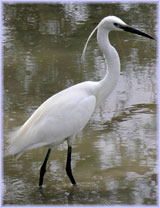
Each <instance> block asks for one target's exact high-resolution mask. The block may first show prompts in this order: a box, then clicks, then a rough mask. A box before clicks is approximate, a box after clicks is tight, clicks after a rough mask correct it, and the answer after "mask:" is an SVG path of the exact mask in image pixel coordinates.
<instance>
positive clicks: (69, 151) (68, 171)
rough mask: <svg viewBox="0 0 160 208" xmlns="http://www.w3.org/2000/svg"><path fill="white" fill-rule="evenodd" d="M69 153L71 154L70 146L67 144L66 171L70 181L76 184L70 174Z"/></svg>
mask: <svg viewBox="0 0 160 208" xmlns="http://www.w3.org/2000/svg"><path fill="white" fill-rule="evenodd" d="M71 154H72V147H71V146H68V153H67V163H66V172H67V175H68V177H69V179H70V181H71V183H72V184H73V185H74V186H76V185H77V184H76V181H75V180H74V177H73V175H72V169H71Z"/></svg>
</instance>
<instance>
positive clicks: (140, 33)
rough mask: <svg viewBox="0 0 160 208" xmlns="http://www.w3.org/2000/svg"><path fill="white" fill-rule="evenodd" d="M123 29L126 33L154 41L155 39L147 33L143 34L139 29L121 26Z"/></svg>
mask: <svg viewBox="0 0 160 208" xmlns="http://www.w3.org/2000/svg"><path fill="white" fill-rule="evenodd" d="M121 28H122V29H123V30H124V31H126V32H130V33H135V34H137V35H141V36H144V37H147V38H150V39H153V40H154V38H152V37H151V36H150V35H147V34H146V33H144V32H141V31H139V30H137V29H134V28H133V27H130V26H128V25H121Z"/></svg>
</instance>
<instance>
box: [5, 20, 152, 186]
mask: <svg viewBox="0 0 160 208" xmlns="http://www.w3.org/2000/svg"><path fill="white" fill-rule="evenodd" d="M96 30H97V42H98V46H99V48H100V50H101V51H102V53H103V56H104V59H105V64H106V75H105V77H104V78H103V79H102V80H100V81H98V82H96V81H95V82H94V81H85V82H82V83H79V84H76V85H74V86H72V87H69V88H67V89H64V90H63V91H61V92H59V93H57V94H55V95H53V96H52V97H50V98H49V99H47V100H46V101H45V102H44V103H43V104H41V105H40V107H39V108H38V109H37V110H36V111H35V112H34V113H33V114H32V115H31V117H30V118H29V119H28V120H27V121H26V122H25V123H24V125H23V126H22V127H20V129H19V130H18V131H17V132H16V133H15V135H14V136H13V138H12V139H11V144H10V146H9V148H8V153H7V154H8V155H12V154H17V156H18V157H19V156H20V155H21V154H22V153H24V152H25V151H26V150H29V149H33V148H37V147H41V146H47V147H48V151H47V154H46V157H45V160H44V162H43V164H42V166H41V169H40V178H39V186H40V187H41V186H42V184H43V177H44V174H45V172H46V164H47V161H48V158H49V155H50V152H51V148H52V147H53V146H55V145H58V144H60V143H62V142H64V141H65V140H67V144H68V153H67V162H66V172H67V175H68V177H69V179H70V181H71V183H72V184H73V185H76V181H75V179H74V177H73V175H72V169H71V153H72V143H73V140H74V138H75V136H76V135H77V133H78V132H80V131H81V130H82V129H83V128H84V127H85V126H86V124H87V123H88V121H89V120H90V118H91V116H92V114H93V113H94V111H95V108H96V106H98V105H99V104H100V103H101V102H102V101H103V100H104V99H105V98H107V97H108V96H109V95H110V93H111V92H112V91H113V89H114V88H115V86H116V84H117V82H118V78H119V75H120V60H119V55H118V53H117V51H116V50H115V48H114V47H113V46H112V45H111V44H110V41H109V37H108V35H109V32H111V31H126V32H131V33H135V34H138V35H141V36H144V37H147V38H150V39H153V38H152V37H151V36H150V35H147V34H146V33H144V32H141V31H139V30H137V29H134V28H132V27H130V26H128V25H127V24H126V23H125V22H123V21H122V20H121V19H120V18H118V17H115V16H108V17H105V18H104V19H102V20H101V21H100V23H99V24H98V25H97V26H96V28H95V29H94V30H93V31H92V33H91V34H90V36H89V38H88V40H87V42H86V45H85V47H84V50H83V54H82V57H83V56H84V54H85V51H86V48H87V44H88V41H89V40H90V38H91V37H92V35H93V34H94V32H95V31H96Z"/></svg>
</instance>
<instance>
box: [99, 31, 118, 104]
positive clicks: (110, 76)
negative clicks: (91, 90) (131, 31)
mask: <svg viewBox="0 0 160 208" xmlns="http://www.w3.org/2000/svg"><path fill="white" fill-rule="evenodd" d="M108 33H109V31H106V29H104V28H103V27H99V28H98V31H97V41H98V45H99V48H100V49H101V51H102V53H103V55H104V59H105V63H106V75H105V77H104V78H103V79H102V80H101V81H99V83H98V84H99V85H98V92H97V96H96V97H97V105H98V104H100V103H101V101H102V100H104V99H105V98H106V97H107V96H108V95H109V94H110V93H111V92H112V91H113V89H114V88H115V86H116V84H117V81H118V78H119V75H120V60H119V55H118V53H117V51H116V49H115V48H114V47H113V46H112V45H111V44H110V42H109V38H108Z"/></svg>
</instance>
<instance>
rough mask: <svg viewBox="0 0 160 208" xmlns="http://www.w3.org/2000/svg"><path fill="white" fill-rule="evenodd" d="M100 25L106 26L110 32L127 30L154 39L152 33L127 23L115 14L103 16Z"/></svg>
mask: <svg viewBox="0 0 160 208" xmlns="http://www.w3.org/2000/svg"><path fill="white" fill-rule="evenodd" d="M98 25H99V26H98V28H100V27H101V28H104V29H106V30H107V31H109V32H110V31H126V32H130V33H134V34H137V35H141V36H144V37H147V38H150V39H154V38H153V37H151V36H150V35H148V34H146V33H144V32H141V31H140V30H137V29H134V28H133V27H131V26H129V25H127V24H126V23H125V22H123V21H122V20H121V19H120V18H118V17H115V16H108V17H105V18H103V19H102V20H101V22H100V23H99V24H98Z"/></svg>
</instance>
